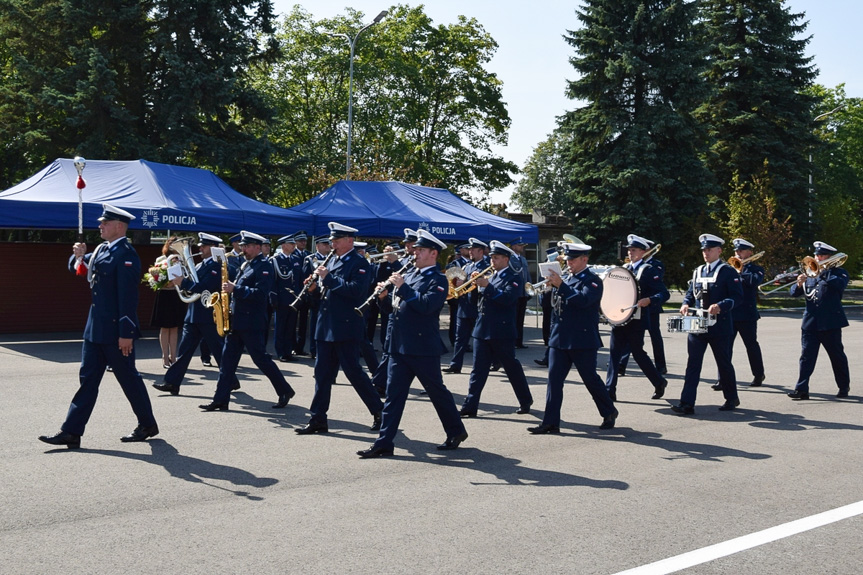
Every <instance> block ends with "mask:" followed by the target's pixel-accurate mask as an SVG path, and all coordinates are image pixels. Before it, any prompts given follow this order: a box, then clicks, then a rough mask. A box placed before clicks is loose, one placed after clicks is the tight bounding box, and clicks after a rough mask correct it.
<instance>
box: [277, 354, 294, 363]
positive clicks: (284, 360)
mask: <svg viewBox="0 0 863 575" xmlns="http://www.w3.org/2000/svg"><path fill="white" fill-rule="evenodd" d="M279 361H281V362H282V363H287V362H289V361H294V356H292V355H283V356H282V357H280V358H279Z"/></svg>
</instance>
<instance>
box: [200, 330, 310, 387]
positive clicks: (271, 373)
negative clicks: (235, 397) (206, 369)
mask: <svg viewBox="0 0 863 575" xmlns="http://www.w3.org/2000/svg"><path fill="white" fill-rule="evenodd" d="M244 347H245V349H246V351H248V352H249V357H251V358H252V361H253V362H254V364H255V365H256V366H257V367H258V369H260V370H261V371H262V372H263V374H264V375H265V376H267V379H269V380H270V383H271V384H272V386H273V389H275V390H276V394H277V395H279V397H281V396H283V395H287V396H293V395H294V390H293V388H292V387H291V386H290V385H289V384H288V382H287V381H286V380H285V376H284V375H282V372H281V371H280V370H279V368H278V366H276V364H275V362H273V358H272V357H271V356H270V354H268V353H267V350H266V344H265V343H264V332H263V331H261V330H245V329H243V330H235V331H232V332H230V333H229V334H227V335H226V336H225V347H224V349H222V364H221V365H220V366H219V383H218V384H216V395H215V397H213V401H214V402H215V403H228V401H229V400H230V399H231V387H233V383H234V381H236V379H237V378H236V373H237V366H238V365H239V364H240V357H241V356H242V355H243V348H244Z"/></svg>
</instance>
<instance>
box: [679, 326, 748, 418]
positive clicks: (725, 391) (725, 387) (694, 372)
mask: <svg viewBox="0 0 863 575" xmlns="http://www.w3.org/2000/svg"><path fill="white" fill-rule="evenodd" d="M730 339H731V335H730V334H729V335H722V336H710V335H707V334H694V333H690V334H689V337H688V338H687V340H686V348H687V351H688V353H689V358H688V359H687V360H686V374H685V375H684V380H683V392H682V393H681V394H680V403H681V404H685V405H691V406H695V396H696V393H697V390H698V382H699V380H700V379H701V366H702V365H703V363H704V354H705V352H706V351H707V346H708V345H709V346H710V349H711V351H713V358H714V359H715V360H716V367H717V369H718V370H719V385H720V386H722V395H723V396H724V397H725V401H731V402H736V401H738V397H737V376H736V375H735V373H734V366H733V365H732V364H731V354H730V353H729V348H730V347H731V346H730V344H729V340H730Z"/></svg>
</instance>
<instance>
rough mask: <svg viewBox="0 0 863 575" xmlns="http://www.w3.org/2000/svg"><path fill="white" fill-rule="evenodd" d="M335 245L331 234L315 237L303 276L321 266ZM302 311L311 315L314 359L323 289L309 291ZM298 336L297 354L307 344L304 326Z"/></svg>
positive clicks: (310, 346) (312, 353)
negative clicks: (312, 249)
mask: <svg viewBox="0 0 863 575" xmlns="http://www.w3.org/2000/svg"><path fill="white" fill-rule="evenodd" d="M332 249H333V246H332V243H331V242H330V237H329V236H318V237H316V238H315V253H313V254H311V255H309V256H307V257H306V259H305V260H304V261H303V274H302V275H303V277H306V278H308V277H309V276H311V275H312V274H313V273H315V270H316V269H317V268H318V266H320V265H321V264H322V263H323V261H324V260H325V259H327V256H328V255H330V252H331V251H332ZM300 305H301V306H302V307H300V311H302V310H305V311H306V312H307V313H308V316H309V353H310V354H311V356H312V359H315V357H317V347H316V346H317V343H316V342H315V330H316V329H317V326H318V310H319V309H320V307H321V290H314V291H311V292H307V293H306V295H305V297H304V298H303V300H301V301H300ZM297 331H298V336H297V349H298V350H300V351H298V352H297V355H303V354H304V353H303V352H302V350H303V348H304V347H305V345H306V330H305V327H304V326H299V327H298V330H297Z"/></svg>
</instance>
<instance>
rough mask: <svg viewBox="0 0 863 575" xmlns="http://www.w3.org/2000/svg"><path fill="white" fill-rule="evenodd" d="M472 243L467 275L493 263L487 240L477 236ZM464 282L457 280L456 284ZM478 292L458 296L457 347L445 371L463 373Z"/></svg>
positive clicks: (471, 240) (475, 315) (466, 270)
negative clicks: (484, 240) (489, 254)
mask: <svg viewBox="0 0 863 575" xmlns="http://www.w3.org/2000/svg"><path fill="white" fill-rule="evenodd" d="M468 244H470V248H469V252H470V259H471V263H470V264H468V265H467V266H465V267H464V268H463V269H464V272H465V274H467V277H468V278H470V276H471V275H472V274H474V273H479V272H482V271H483V270H484V269H486V268H487V267H488V266H490V265H491V260H490V259H489V258H487V257H486V255H485V250H486V248H488V245H486V243H485V242H481V241H480V240H478V239H476V238H470V240H468ZM461 283H462V282H460V281H458V280H456V286H459V285H461ZM478 301H479V299H478V294H477V291H476V290H473V291H471V292H469V293H467V294H465V295H463V296H461V297H460V298H458V313H457V314H456V328H455V329H456V331H455V349H454V350H453V353H452V358H451V359H450V362H449V367H446V368H444V370H443V371H444V373H461V368H462V365H463V363H464V354H465V352H466V351H467V348H468V345H469V344H470V338H471V334H472V333H473V328H474V326H475V325H476V318H477V315H478V310H477V302H478Z"/></svg>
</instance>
